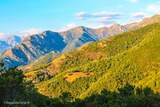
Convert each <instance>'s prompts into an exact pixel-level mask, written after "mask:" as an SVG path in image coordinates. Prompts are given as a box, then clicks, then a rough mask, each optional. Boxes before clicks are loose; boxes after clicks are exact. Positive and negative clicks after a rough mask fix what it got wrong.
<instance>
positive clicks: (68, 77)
mask: <svg viewBox="0 0 160 107" xmlns="http://www.w3.org/2000/svg"><path fill="white" fill-rule="evenodd" d="M92 75H94V73H93V72H91V73H83V72H74V73H68V74H66V75H65V76H64V79H65V80H66V81H68V82H71V83H72V82H74V81H75V80H76V79H77V78H80V77H90V76H92Z"/></svg>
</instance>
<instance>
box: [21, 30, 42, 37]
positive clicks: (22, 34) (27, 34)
mask: <svg viewBox="0 0 160 107" xmlns="http://www.w3.org/2000/svg"><path fill="white" fill-rule="evenodd" d="M41 32H42V30H41V29H36V28H31V29H28V30H23V31H22V32H20V33H19V34H18V35H20V36H22V37H26V36H29V35H33V34H38V33H41Z"/></svg>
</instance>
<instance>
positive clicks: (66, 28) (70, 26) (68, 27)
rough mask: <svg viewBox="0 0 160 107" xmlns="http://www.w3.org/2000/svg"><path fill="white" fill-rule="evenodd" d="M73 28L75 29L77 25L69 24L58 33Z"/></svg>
mask: <svg viewBox="0 0 160 107" xmlns="http://www.w3.org/2000/svg"><path fill="white" fill-rule="evenodd" d="M75 27H77V25H76V24H75V23H69V24H67V25H66V26H64V27H63V28H62V29H60V30H59V31H67V30H69V29H72V28H75Z"/></svg>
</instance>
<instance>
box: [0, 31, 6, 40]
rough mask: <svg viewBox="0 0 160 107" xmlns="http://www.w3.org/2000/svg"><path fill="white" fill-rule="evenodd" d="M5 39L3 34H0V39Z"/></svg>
mask: <svg viewBox="0 0 160 107" xmlns="http://www.w3.org/2000/svg"><path fill="white" fill-rule="evenodd" d="M5 38H6V37H5V34H4V33H1V32H0V39H1V40H3V39H5Z"/></svg>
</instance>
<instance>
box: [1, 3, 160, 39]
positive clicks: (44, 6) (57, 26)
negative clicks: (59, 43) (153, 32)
mask: <svg viewBox="0 0 160 107" xmlns="http://www.w3.org/2000/svg"><path fill="white" fill-rule="evenodd" d="M155 14H160V1H159V0H0V36H1V35H3V34H23V35H27V34H30V33H36V32H40V31H44V30H53V31H64V30H68V29H70V28H73V27H76V26H87V27H91V28H98V27H102V26H110V25H112V24H114V23H119V24H122V25H124V24H126V23H131V22H135V21H139V20H141V19H143V18H145V17H150V16H152V15H155Z"/></svg>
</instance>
